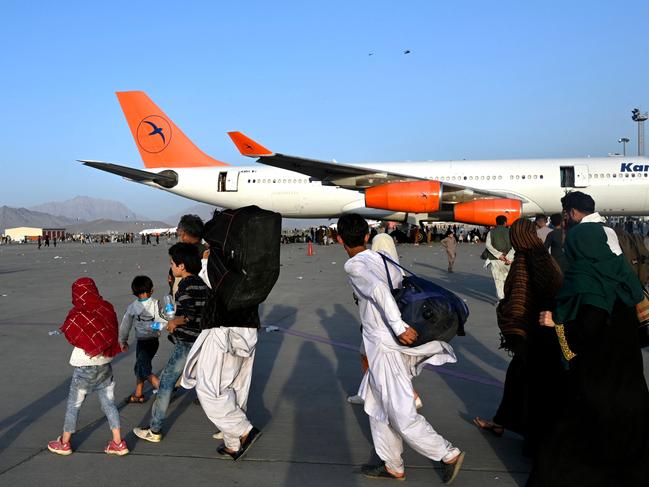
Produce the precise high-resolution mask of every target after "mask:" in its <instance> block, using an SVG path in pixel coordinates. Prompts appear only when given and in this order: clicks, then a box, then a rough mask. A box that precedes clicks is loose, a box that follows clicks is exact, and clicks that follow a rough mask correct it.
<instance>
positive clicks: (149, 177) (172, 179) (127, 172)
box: [79, 160, 178, 188]
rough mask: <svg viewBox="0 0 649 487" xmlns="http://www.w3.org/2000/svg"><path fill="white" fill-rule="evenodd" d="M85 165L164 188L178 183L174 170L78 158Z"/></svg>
mask: <svg viewBox="0 0 649 487" xmlns="http://www.w3.org/2000/svg"><path fill="white" fill-rule="evenodd" d="M79 162H81V163H82V164H84V165H85V166H90V167H94V168H95V169H99V170H100V171H106V172H109V173H111V174H117V175H118V176H122V177H124V178H126V179H130V180H131V181H136V182H138V183H143V182H153V183H156V184H159V185H160V186H163V187H165V188H173V187H174V186H175V185H176V184H178V175H177V174H176V173H175V172H174V171H161V172H159V173H155V172H149V171H143V170H141V169H134V168H132V167H126V166H119V165H117V164H111V163H109V162H101V161H88V160H79Z"/></svg>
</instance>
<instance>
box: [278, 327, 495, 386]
mask: <svg viewBox="0 0 649 487" xmlns="http://www.w3.org/2000/svg"><path fill="white" fill-rule="evenodd" d="M274 326H276V325H274ZM278 328H279V329H280V330H281V331H282V332H284V333H286V334H288V335H293V336H296V337H300V338H306V339H307V340H311V341H314V342H318V343H324V344H325V345H332V346H334V347H338V348H344V349H346V350H351V351H352V352H358V346H354V345H350V344H349V343H343V342H337V341H335V340H329V339H327V338H323V337H321V336H318V335H312V334H311V333H305V332H302V331H295V330H289V329H288V328H284V327H281V326H278ZM424 368H426V369H428V370H433V371H435V372H437V373H438V374H442V375H448V376H450V377H455V378H456V379H462V380H466V381H469V382H475V383H478V384H484V385H487V386H493V387H498V388H500V389H502V388H503V387H504V385H503V383H502V382H501V381H499V380H497V379H491V378H490V377H481V376H479V375H474V374H469V373H467V372H460V371H459V370H452V369H444V368H442V367H435V366H433V365H430V364H426V366H425V367H424Z"/></svg>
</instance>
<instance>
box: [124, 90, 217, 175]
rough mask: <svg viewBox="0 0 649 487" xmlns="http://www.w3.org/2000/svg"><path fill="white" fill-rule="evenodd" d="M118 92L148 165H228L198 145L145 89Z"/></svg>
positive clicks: (145, 163)
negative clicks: (161, 108) (154, 101)
mask: <svg viewBox="0 0 649 487" xmlns="http://www.w3.org/2000/svg"><path fill="white" fill-rule="evenodd" d="M116 94H117V99H118V100H119V104H120V105H121V106H122V111H123V112H124V116H125V117H126V121H127V122H128V126H129V128H130V129H131V134H133V138H134V139H135V144H136V145H137V148H138V150H139V151H140V156H141V157H142V161H143V162H144V167H147V168H154V167H199V166H227V165H228V164H226V163H225V162H221V161H217V160H216V159H213V158H212V157H210V156H208V155H207V154H205V153H204V152H203V151H202V150H200V149H199V148H198V147H196V145H194V143H193V142H192V141H191V140H189V138H188V137H187V136H186V135H185V134H184V133H183V132H182V130H180V129H179V128H178V127H177V126H176V125H175V124H174V123H173V122H172V121H171V119H170V118H169V117H167V115H165V113H164V112H163V111H162V110H160V108H158V106H157V105H156V104H155V103H153V102H152V101H151V99H150V98H149V97H148V96H147V95H146V93H144V92H143V91H120V92H117V93H116Z"/></svg>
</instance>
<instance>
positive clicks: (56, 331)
mask: <svg viewBox="0 0 649 487" xmlns="http://www.w3.org/2000/svg"><path fill="white" fill-rule="evenodd" d="M47 334H48V335H49V336H51V337H53V336H56V335H61V330H51V331H48V332H47Z"/></svg>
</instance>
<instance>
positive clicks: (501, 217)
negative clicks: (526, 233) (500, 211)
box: [496, 215, 507, 225]
mask: <svg viewBox="0 0 649 487" xmlns="http://www.w3.org/2000/svg"><path fill="white" fill-rule="evenodd" d="M506 223H507V217H506V216H505V215H498V216H497V217H496V225H504V224H506Z"/></svg>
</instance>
